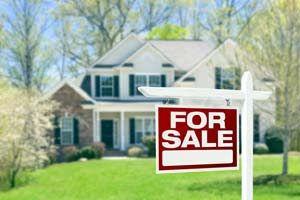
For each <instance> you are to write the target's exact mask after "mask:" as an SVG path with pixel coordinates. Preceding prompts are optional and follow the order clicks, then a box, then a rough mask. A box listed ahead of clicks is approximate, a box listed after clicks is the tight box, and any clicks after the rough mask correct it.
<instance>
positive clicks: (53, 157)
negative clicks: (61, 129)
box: [45, 149, 57, 166]
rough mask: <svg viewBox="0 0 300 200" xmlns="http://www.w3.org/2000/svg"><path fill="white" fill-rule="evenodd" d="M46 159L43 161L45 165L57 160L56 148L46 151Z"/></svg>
mask: <svg viewBox="0 0 300 200" xmlns="http://www.w3.org/2000/svg"><path fill="white" fill-rule="evenodd" d="M47 157H48V160H46V161H45V166H48V165H52V164H54V163H56V161H57V153H56V149H54V150H52V151H49V152H47Z"/></svg>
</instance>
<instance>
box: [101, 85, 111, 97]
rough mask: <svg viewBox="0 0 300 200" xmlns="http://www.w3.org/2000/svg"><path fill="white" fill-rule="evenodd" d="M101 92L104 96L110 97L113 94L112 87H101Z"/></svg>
mask: <svg viewBox="0 0 300 200" xmlns="http://www.w3.org/2000/svg"><path fill="white" fill-rule="evenodd" d="M101 94H102V96H104V97H111V96H112V94H113V89H112V87H102V88H101Z"/></svg>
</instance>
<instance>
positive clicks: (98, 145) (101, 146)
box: [91, 142, 105, 158]
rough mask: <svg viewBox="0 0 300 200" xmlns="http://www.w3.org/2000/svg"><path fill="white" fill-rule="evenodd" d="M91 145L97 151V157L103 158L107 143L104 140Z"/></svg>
mask: <svg viewBox="0 0 300 200" xmlns="http://www.w3.org/2000/svg"><path fill="white" fill-rule="evenodd" d="M91 147H92V148H93V150H94V151H95V154H96V158H102V156H103V155H104V152H105V144H104V143H102V142H95V143H93V144H92V145H91Z"/></svg>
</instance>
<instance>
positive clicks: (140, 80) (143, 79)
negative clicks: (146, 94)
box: [135, 75, 147, 95]
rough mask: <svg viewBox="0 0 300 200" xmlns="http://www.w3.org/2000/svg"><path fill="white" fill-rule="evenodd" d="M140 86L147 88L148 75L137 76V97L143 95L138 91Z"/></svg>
mask: <svg viewBox="0 0 300 200" xmlns="http://www.w3.org/2000/svg"><path fill="white" fill-rule="evenodd" d="M140 86H147V76H146V75H136V76H135V89H136V91H135V94H136V95H142V93H140V91H139V90H138V87H140Z"/></svg>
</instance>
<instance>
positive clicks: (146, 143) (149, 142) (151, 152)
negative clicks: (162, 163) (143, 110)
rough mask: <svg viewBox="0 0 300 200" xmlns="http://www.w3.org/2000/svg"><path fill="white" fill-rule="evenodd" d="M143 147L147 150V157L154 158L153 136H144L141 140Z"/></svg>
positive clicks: (154, 145)
mask: <svg viewBox="0 0 300 200" xmlns="http://www.w3.org/2000/svg"><path fill="white" fill-rule="evenodd" d="M143 145H144V146H145V147H147V149H148V152H147V153H148V156H150V157H155V151H156V148H155V147H156V144H155V136H145V137H144V138H143Z"/></svg>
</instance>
